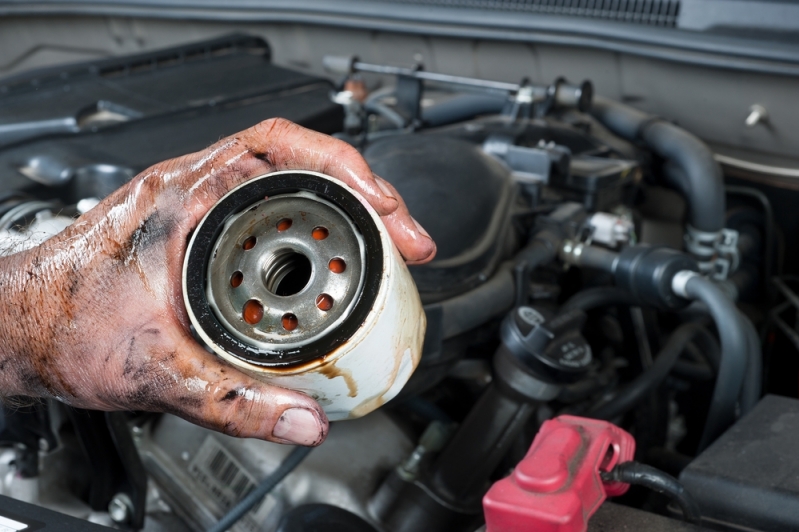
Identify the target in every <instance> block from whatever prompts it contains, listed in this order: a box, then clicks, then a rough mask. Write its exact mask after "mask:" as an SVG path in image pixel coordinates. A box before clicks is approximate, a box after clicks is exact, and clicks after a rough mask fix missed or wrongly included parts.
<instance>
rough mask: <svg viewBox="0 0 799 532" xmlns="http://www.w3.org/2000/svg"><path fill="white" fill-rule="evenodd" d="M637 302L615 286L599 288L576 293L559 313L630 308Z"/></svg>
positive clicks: (630, 295) (625, 291)
mask: <svg viewBox="0 0 799 532" xmlns="http://www.w3.org/2000/svg"><path fill="white" fill-rule="evenodd" d="M636 304H638V300H637V298H636V297H635V296H633V295H632V294H631V293H630V292H628V291H627V290H624V289H623V288H617V287H615V286H600V287H597V288H589V289H587V290H583V291H581V292H577V293H576V294H574V295H573V296H572V297H570V298H569V299H568V300H567V301H566V303H564V304H563V306H562V307H561V308H560V311H559V312H568V311H570V310H582V311H585V312H587V311H589V310H593V309H595V308H599V307H611V306H616V305H620V306H631V305H636Z"/></svg>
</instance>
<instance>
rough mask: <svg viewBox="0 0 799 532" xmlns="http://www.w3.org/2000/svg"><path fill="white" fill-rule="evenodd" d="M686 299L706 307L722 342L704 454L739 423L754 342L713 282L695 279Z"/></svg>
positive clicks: (687, 286)
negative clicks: (737, 410) (737, 411)
mask: <svg viewBox="0 0 799 532" xmlns="http://www.w3.org/2000/svg"><path fill="white" fill-rule="evenodd" d="M685 295H687V296H688V298H689V299H693V300H696V301H701V302H702V303H704V304H705V306H706V307H707V309H708V311H709V312H710V315H711V316H712V317H713V321H714V322H715V323H716V329H717V330H718V333H719V338H720V339H721V353H722V354H721V361H720V364H719V370H718V375H717V377H716V385H715V387H714V388H713V397H712V399H711V401H710V411H709V412H708V415H707V422H706V423H705V429H704V432H703V433H702V439H701V440H700V444H699V448H700V450H702V449H704V448H706V447H707V446H708V445H709V444H710V443H711V442H712V441H713V440H715V439H716V438H717V437H719V436H720V435H721V433H722V432H723V431H724V430H726V429H727V427H729V426H730V425H732V423H733V422H734V421H735V405H736V403H737V402H738V397H739V395H740V393H741V389H742V385H743V381H744V376H745V375H746V371H747V367H748V362H749V361H748V356H747V353H748V351H749V342H750V341H749V338H748V335H747V333H746V328H745V326H744V323H743V320H742V319H741V318H740V316H739V313H738V309H737V308H736V307H735V303H733V302H732V301H731V300H730V298H728V297H727V296H726V295H725V294H724V292H722V291H721V289H720V288H719V287H718V286H716V284H715V283H714V282H713V281H710V280H709V279H706V278H704V277H701V276H699V275H696V276H694V277H691V278H690V279H689V280H688V281H687V282H686V283H685ZM747 321H748V320H747ZM758 358H759V357H758ZM758 382H759V377H758ZM758 394H759V389H758Z"/></svg>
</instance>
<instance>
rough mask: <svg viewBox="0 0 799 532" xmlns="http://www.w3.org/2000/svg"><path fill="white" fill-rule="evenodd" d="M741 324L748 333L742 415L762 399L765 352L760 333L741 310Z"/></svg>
mask: <svg viewBox="0 0 799 532" xmlns="http://www.w3.org/2000/svg"><path fill="white" fill-rule="evenodd" d="M738 317H739V319H740V321H741V326H742V327H743V329H744V332H745V333H746V341H747V348H748V349H747V351H748V353H747V354H748V356H747V358H746V378H745V379H744V382H743V385H742V387H741V401H740V407H741V415H742V416H743V415H745V414H747V413H748V412H749V411H750V410H752V408H754V406H755V405H756V404H757V402H758V401H759V400H760V394H761V393H762V386H763V354H762V353H761V346H760V335H759V334H757V330H756V329H755V326H754V325H753V324H752V322H751V321H750V320H749V318H747V317H746V316H744V315H743V313H741V312H739V313H738Z"/></svg>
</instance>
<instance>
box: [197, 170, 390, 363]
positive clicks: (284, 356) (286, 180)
mask: <svg viewBox="0 0 799 532" xmlns="http://www.w3.org/2000/svg"><path fill="white" fill-rule="evenodd" d="M300 191H306V192H311V193H313V194H316V195H317V196H319V197H320V198H323V199H325V200H327V201H329V202H331V203H333V204H334V205H336V206H337V207H339V208H340V209H341V210H343V211H344V212H345V213H346V214H347V215H348V216H349V217H350V218H351V220H352V221H353V223H354V224H355V226H356V227H357V228H358V230H359V231H360V232H361V235H362V237H363V240H364V246H365V261H364V270H365V271H364V284H363V289H362V290H361V294H360V296H359V297H358V300H357V301H356V303H355V306H354V307H353V309H352V311H351V312H350V315H349V316H348V317H347V318H346V319H345V320H344V321H343V322H342V323H341V324H339V326H338V327H336V328H335V329H334V330H332V331H330V332H329V333H327V334H326V335H325V336H323V337H321V338H318V339H316V340H314V341H313V342H311V343H309V344H306V345H304V346H302V347H299V348H293V349H286V350H279V349H278V350H275V351H274V352H270V353H265V352H262V351H260V350H259V349H258V348H257V347H255V346H251V345H248V344H247V343H245V342H243V341H242V340H240V339H239V338H237V337H235V336H233V335H232V334H230V332H228V330H227V329H226V328H225V327H224V326H223V325H222V324H221V323H220V322H219V320H218V319H217V318H216V315H215V314H214V312H213V310H212V309H211V306H210V304H209V303H208V298H207V296H206V292H205V290H206V285H207V282H208V279H207V272H208V261H209V258H210V256H211V252H212V250H213V247H214V244H215V243H216V241H217V238H218V237H219V235H220V234H221V232H222V229H223V227H224V224H225V222H226V221H227V220H228V219H229V218H230V217H231V216H233V215H235V214H238V213H240V212H242V211H244V210H246V209H247V208H249V207H251V206H252V205H253V204H255V203H257V202H259V201H261V200H263V199H264V198H266V197H272V196H278V195H282V194H291V193H296V192H300ZM186 260H187V264H186V291H187V294H186V295H187V300H188V302H189V306H190V308H191V312H192V313H193V314H194V318H195V321H196V324H195V326H197V325H199V327H201V328H202V330H203V331H205V333H206V334H207V335H208V336H209V337H210V338H211V339H212V340H213V342H215V343H216V344H217V345H218V346H219V347H221V348H222V349H224V350H225V351H227V352H228V353H230V354H231V355H233V356H235V357H237V358H240V359H242V360H244V361H247V362H251V363H254V364H258V365H261V366H271V367H276V366H277V367H290V366H296V365H300V364H303V363H307V362H309V361H311V360H314V359H316V358H319V357H322V356H324V355H326V354H327V353H329V352H331V351H333V350H334V349H336V348H337V347H339V346H340V345H341V344H343V343H344V342H346V341H347V340H349V339H350V338H351V337H352V335H353V334H354V333H355V331H357V330H358V328H359V327H360V326H361V325H363V322H364V320H365V319H366V317H367V316H368V314H369V312H370V311H371V310H372V307H373V305H374V302H375V299H376V298H377V293H378V291H379V289H380V283H381V278H382V272H383V244H382V241H381V238H380V232H379V231H378V229H377V226H376V225H375V223H374V220H372V216H371V215H370V214H369V212H368V211H367V210H366V207H364V206H363V204H361V202H360V201H359V200H358V199H357V198H356V197H355V196H353V195H352V194H351V193H350V192H348V191H347V190H346V189H345V188H344V187H342V186H340V185H338V184H336V183H335V182H332V181H329V180H327V179H323V178H321V177H318V176H315V175H312V174H305V173H301V172H297V173H290V174H289V173H287V174H280V175H273V176H269V177H265V178H260V179H256V180H253V181H251V182H249V183H247V184H246V185H245V186H243V187H241V188H239V189H237V190H236V191H235V192H233V193H232V194H230V195H228V196H226V197H225V198H223V199H222V200H221V201H220V202H219V203H217V204H216V205H215V206H214V207H213V209H212V210H211V211H210V213H209V214H208V217H207V218H205V219H204V220H203V221H202V222H200V225H199V226H198V227H197V229H196V230H195V234H194V241H193V243H192V246H191V249H189V250H188V256H187V258H186Z"/></svg>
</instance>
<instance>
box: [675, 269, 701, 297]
mask: <svg viewBox="0 0 799 532" xmlns="http://www.w3.org/2000/svg"><path fill="white" fill-rule="evenodd" d="M694 277H699V274H698V273H696V272H694V271H691V270H682V271H679V272H677V273H676V274H675V275H674V277H673V278H672V279H671V289H672V290H673V291H674V293H675V294H677V295H678V296H680V297H684V298H686V299H688V298H689V296H688V292H687V291H686V285H687V284H688V281H690V280H691V279H693V278H694Z"/></svg>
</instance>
